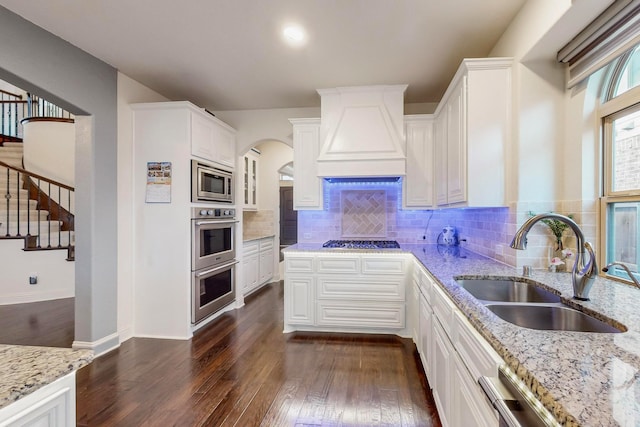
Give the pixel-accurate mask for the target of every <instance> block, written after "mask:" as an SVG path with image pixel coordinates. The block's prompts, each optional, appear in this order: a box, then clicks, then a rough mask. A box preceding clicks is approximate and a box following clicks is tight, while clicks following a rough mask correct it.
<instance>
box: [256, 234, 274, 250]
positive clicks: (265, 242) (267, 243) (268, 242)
mask: <svg viewBox="0 0 640 427" xmlns="http://www.w3.org/2000/svg"><path fill="white" fill-rule="evenodd" d="M259 243H260V252H262V251H266V250H269V249H273V238H272V237H269V238H268V239H262V240H259Z"/></svg>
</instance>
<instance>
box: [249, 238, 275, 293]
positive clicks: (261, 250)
mask: <svg viewBox="0 0 640 427" xmlns="http://www.w3.org/2000/svg"><path fill="white" fill-rule="evenodd" d="M273 265H274V248H273V237H265V238H264V239H259V240H251V241H248V242H245V243H244V244H243V246H242V273H243V274H242V277H243V279H242V294H243V295H248V294H250V293H251V292H253V291H255V290H256V289H258V288H259V287H260V286H262V285H264V284H265V283H268V282H269V281H270V280H271V279H272V278H273Z"/></svg>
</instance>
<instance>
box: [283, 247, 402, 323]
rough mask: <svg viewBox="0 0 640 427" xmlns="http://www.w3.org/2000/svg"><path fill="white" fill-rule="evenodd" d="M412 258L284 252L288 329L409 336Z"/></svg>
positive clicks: (285, 321) (285, 320) (387, 255)
mask: <svg viewBox="0 0 640 427" xmlns="http://www.w3.org/2000/svg"><path fill="white" fill-rule="evenodd" d="M410 260H411V257H410V255H408V254H352V253H333V254H329V253H315V254H314V253H304V252H300V253H292V252H289V253H285V288H284V299H285V319H284V323H285V332H291V331H295V330H309V331H350V332H377V333H394V334H397V335H401V336H406V335H407V332H406V331H405V326H406V310H405V307H406V296H405V282H406V273H405V272H406V270H407V268H408V266H409V261H410ZM307 298H310V300H309V299H307ZM287 307H288V308H287Z"/></svg>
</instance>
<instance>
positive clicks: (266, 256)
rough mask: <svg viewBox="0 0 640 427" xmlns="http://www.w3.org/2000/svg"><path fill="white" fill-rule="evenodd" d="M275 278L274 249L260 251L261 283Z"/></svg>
mask: <svg viewBox="0 0 640 427" xmlns="http://www.w3.org/2000/svg"><path fill="white" fill-rule="evenodd" d="M272 278H273V249H267V250H266V251H262V252H260V284H262V283H266V282H268V281H269V280H271V279H272Z"/></svg>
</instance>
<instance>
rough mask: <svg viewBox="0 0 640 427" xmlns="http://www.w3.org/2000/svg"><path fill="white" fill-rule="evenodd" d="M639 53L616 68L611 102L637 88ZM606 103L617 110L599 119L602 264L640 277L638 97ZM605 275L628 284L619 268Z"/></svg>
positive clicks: (611, 84) (639, 76)
mask: <svg viewBox="0 0 640 427" xmlns="http://www.w3.org/2000/svg"><path fill="white" fill-rule="evenodd" d="M637 52H640V51H639V50H638V49H637V48H636V49H634V50H633V51H632V54H630V55H627V56H626V57H624V58H621V59H620V63H618V64H616V65H615V67H616V70H617V71H616V72H614V73H613V74H612V75H611V77H610V79H609V82H610V85H609V88H608V93H609V94H611V97H613V98H615V97H617V96H619V95H621V94H622V93H625V92H630V91H631V89H633V87H635V86H638V85H640V53H637ZM637 92H638V91H636V93H637ZM621 99H622V98H621ZM610 104H613V105H615V106H616V108H615V109H614V110H615V111H614V112H613V113H611V114H608V115H607V116H605V117H603V118H602V123H603V139H604V150H603V154H604V167H603V175H604V176H603V184H604V185H603V198H602V208H603V209H602V213H603V217H604V223H605V227H603V231H602V241H603V242H604V244H603V247H604V249H605V257H604V258H605V259H604V262H605V263H606V264H609V263H612V262H619V263H623V264H624V265H626V266H627V267H628V268H629V270H631V271H632V274H634V275H635V276H636V278H640V275H638V264H640V253H639V252H638V247H639V246H640V95H639V96H637V97H636V96H625V97H624V101H623V102H620V101H615V102H614V101H611V103H610ZM609 110H611V109H610V108H609ZM608 274H610V275H613V276H616V277H619V278H621V279H625V280H629V276H628V274H627V273H626V271H625V270H624V269H622V268H620V267H617V266H614V267H612V268H610V269H609V272H608Z"/></svg>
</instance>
